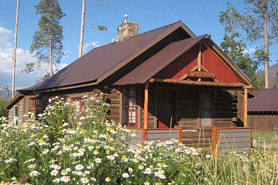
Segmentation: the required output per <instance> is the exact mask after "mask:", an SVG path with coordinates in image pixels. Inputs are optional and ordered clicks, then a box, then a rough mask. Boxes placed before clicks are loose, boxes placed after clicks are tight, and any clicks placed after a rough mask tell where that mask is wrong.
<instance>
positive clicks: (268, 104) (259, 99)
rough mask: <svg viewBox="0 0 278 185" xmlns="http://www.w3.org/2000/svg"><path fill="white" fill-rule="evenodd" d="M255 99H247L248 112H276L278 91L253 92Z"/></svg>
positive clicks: (277, 109)
mask: <svg viewBox="0 0 278 185" xmlns="http://www.w3.org/2000/svg"><path fill="white" fill-rule="evenodd" d="M253 92H254V94H255V97H253V98H248V108H247V109H248V112H277V111H278V89H260V90H254V91H253Z"/></svg>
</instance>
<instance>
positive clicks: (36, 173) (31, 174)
mask: <svg viewBox="0 0 278 185" xmlns="http://www.w3.org/2000/svg"><path fill="white" fill-rule="evenodd" d="M40 174H41V173H40V172H38V171H32V172H31V173H30V174H29V175H30V177H36V176H39V175H40Z"/></svg>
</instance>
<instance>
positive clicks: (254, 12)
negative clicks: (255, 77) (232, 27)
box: [245, 0, 278, 89]
mask: <svg viewBox="0 0 278 185" xmlns="http://www.w3.org/2000/svg"><path fill="white" fill-rule="evenodd" d="M245 3H246V4H248V5H250V6H249V7H248V9H247V13H246V19H245V31H246V33H247V36H248V39H249V40H250V41H251V42H257V43H258V47H259V49H260V50H261V51H260V52H258V53H257V54H258V55H257V57H258V58H263V60H264V66H265V88H266V89H267V88H268V67H269V61H270V58H269V55H270V53H269V47H270V46H271V44H272V41H275V42H277V39H278V33H277V32H278V31H277V30H278V1H277V0H245Z"/></svg>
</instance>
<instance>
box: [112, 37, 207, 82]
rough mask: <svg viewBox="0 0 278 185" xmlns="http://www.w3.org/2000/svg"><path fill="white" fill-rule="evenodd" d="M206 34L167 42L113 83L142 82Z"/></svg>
mask: <svg viewBox="0 0 278 185" xmlns="http://www.w3.org/2000/svg"><path fill="white" fill-rule="evenodd" d="M208 36H209V35H201V36H197V37H194V38H189V39H184V40H181V41H176V42H173V43H171V44H169V45H168V46H166V47H165V48H164V49H162V50H161V51H159V52H158V53H157V54H155V55H154V56H152V57H151V58H149V59H148V60H147V61H145V62H144V63H142V64H141V65H140V66H138V67H137V68H135V69H134V70H133V71H131V72H130V73H128V74H127V75H126V76H124V77H123V78H121V79H120V80H118V81H117V82H115V83H114V85H128V84H144V83H145V82H147V81H148V80H149V79H150V78H151V77H153V76H154V75H155V74H156V73H158V72H159V71H161V70H162V69H163V68H164V67H166V66H167V65H168V64H170V63H171V62H173V61H174V60H176V59H177V58H178V57H179V56H181V55H182V54H183V53H185V52H186V51H188V50H189V49H191V48H192V47H193V46H195V45H196V44H197V43H199V42H200V41H201V40H203V39H204V38H206V37H208Z"/></svg>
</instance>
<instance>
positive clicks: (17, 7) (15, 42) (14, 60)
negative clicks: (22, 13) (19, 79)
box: [12, 0, 19, 98]
mask: <svg viewBox="0 0 278 185" xmlns="http://www.w3.org/2000/svg"><path fill="white" fill-rule="evenodd" d="M18 12H19V0H17V6H16V21H15V37H14V53H13V82H12V98H14V92H15V66H16V48H17V28H18Z"/></svg>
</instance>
